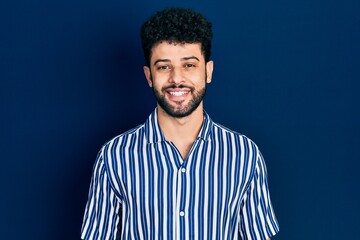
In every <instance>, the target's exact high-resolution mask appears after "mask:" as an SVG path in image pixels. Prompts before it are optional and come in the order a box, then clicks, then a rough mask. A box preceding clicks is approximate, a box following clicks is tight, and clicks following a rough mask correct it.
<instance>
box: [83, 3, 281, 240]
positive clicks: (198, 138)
mask: <svg viewBox="0 0 360 240" xmlns="http://www.w3.org/2000/svg"><path fill="white" fill-rule="evenodd" d="M141 38H142V46H143V50H144V54H145V58H146V63H147V66H145V67H144V73H145V76H146V79H147V82H148V84H149V86H150V87H151V88H152V90H153V92H154V95H155V98H156V100H157V108H156V109H155V110H154V112H153V113H152V114H151V115H150V116H149V118H148V119H147V121H146V122H145V123H144V124H143V125H141V126H138V127H136V128H134V129H131V130H130V131H128V132H126V133H123V134H121V135H119V136H117V137H115V138H114V139H112V140H111V141H109V142H108V143H106V144H105V145H104V146H103V147H102V149H101V150H100V152H99V154H98V157H97V161H96V163H95V166H94V172H93V177H92V182H91V187H90V193H89V200H88V203H87V206H86V211H85V216H84V222H83V226H82V235H81V236H82V238H83V239H117V238H120V239H268V238H270V237H271V236H273V235H275V234H276V233H277V232H278V224H277V221H276V218H275V215H274V213H273V209H272V206H271V202H270V198H269V192H268V187H267V174H266V167H265V163H264V160H263V158H262V156H261V153H260V151H259V149H258V147H257V146H256V145H255V144H254V143H253V142H252V141H251V140H250V139H248V138H246V137H245V136H243V135H241V134H238V133H236V132H233V131H231V130H229V129H227V128H224V127H222V126H221V125H218V124H216V123H214V122H213V121H212V120H211V119H210V117H209V116H208V115H207V113H206V112H204V110H203V101H202V100H203V97H204V95H205V92H206V85H207V84H208V83H210V82H211V79H212V71H213V67H214V65H213V61H210V48H211V38H212V30H211V24H210V23H209V22H208V21H207V20H206V19H205V18H204V17H203V16H202V15H200V14H199V13H195V12H193V11H191V10H188V9H178V8H175V9H165V10H163V11H161V12H158V13H156V14H155V15H154V16H152V17H151V18H150V19H149V20H148V21H146V22H145V23H144V24H143V26H142V29H141Z"/></svg>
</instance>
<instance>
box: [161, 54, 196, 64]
mask: <svg viewBox="0 0 360 240" xmlns="http://www.w3.org/2000/svg"><path fill="white" fill-rule="evenodd" d="M191 59H195V60H197V61H198V62H200V60H199V58H197V57H195V56H190V57H183V58H181V59H180V60H181V61H187V60H191ZM159 62H171V61H170V59H158V60H156V61H155V62H154V66H155V65H156V64H158V63H159Z"/></svg>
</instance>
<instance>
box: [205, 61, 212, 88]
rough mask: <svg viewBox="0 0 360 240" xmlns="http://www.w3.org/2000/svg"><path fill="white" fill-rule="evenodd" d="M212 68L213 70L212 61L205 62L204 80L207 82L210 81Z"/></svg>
mask: <svg viewBox="0 0 360 240" xmlns="http://www.w3.org/2000/svg"><path fill="white" fill-rule="evenodd" d="M213 70H214V62H213V61H208V62H207V63H206V82H207V83H211V80H212V73H213Z"/></svg>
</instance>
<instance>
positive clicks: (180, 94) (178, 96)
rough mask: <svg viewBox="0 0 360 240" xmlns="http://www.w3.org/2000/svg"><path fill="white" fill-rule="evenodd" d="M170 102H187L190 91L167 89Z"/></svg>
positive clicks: (185, 89)
mask: <svg viewBox="0 0 360 240" xmlns="http://www.w3.org/2000/svg"><path fill="white" fill-rule="evenodd" d="M166 93H167V94H168V96H169V98H170V100H173V101H176V102H179V101H182V100H185V98H186V96H187V95H188V94H189V93H190V89H187V88H168V89H166Z"/></svg>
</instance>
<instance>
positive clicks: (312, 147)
mask: <svg viewBox="0 0 360 240" xmlns="http://www.w3.org/2000/svg"><path fill="white" fill-rule="evenodd" d="M167 6H182V7H191V8H194V9H195V10H198V11H201V12H203V13H204V14H205V15H206V16H207V17H208V18H209V19H210V20H211V21H212V22H213V26H214V33H215V35H214V44H213V55H212V59H213V60H214V61H215V71H214V77H213V83H212V84H211V85H210V86H209V91H208V93H207V97H206V99H205V108H206V110H207V112H208V113H209V114H210V115H211V116H212V118H213V120H215V121H216V122H219V123H221V124H223V125H225V126H227V127H229V128H231V129H234V130H236V131H238V132H241V133H243V134H245V135H247V136H248V137H250V138H251V139H253V140H254V141H255V142H256V143H257V144H258V145H259V146H260V149H261V150H262V153H263V155H264V157H265V160H266V163H267V167H268V172H269V182H270V189H271V197H272V201H273V205H274V208H275V211H276V214H277V218H278V221H279V223H280V226H281V231H280V233H279V234H278V235H277V236H276V237H275V238H274V239H279V240H280V239H292V240H296V239H355V238H356V237H357V236H358V235H359V233H358V226H359V223H360V222H359V214H360V211H359V206H358V203H359V202H360V197H359V195H360V187H359V186H358V184H359V182H360V181H359V180H360V179H359V174H358V171H359V167H360V163H359V160H360V159H359V155H358V149H359V145H360V137H359V134H360V112H359V110H360V106H359V103H360V100H359V96H358V92H359V87H360V84H359V80H360V74H359V69H360V66H359V65H360V64H359V56H360V46H359V45H360V44H359V43H360V14H359V13H360V2H359V1H357V0H344V1H333V0H328V1H325V0H304V1H299V0H297V1H296V0H290V1H289V0H274V1H252V2H239V1H237V2H235V1H227V0H223V1H207V2H206V3H205V2H202V1H178V0H177V1H171V5H170V1H169V3H162V2H161V1H144V0H140V1H133V3H132V2H130V1H128V2H126V3H123V2H121V1H114V0H103V1H94V0H93V1H80V0H52V1H45V0H37V1H35V0H34V1H25V0H23V1H21V0H15V1H1V3H0V29H1V30H0V35H1V36H0V49H1V50H0V99H1V120H0V121H1V124H0V128H1V142H0V150H1V167H0V187H1V189H0V194H1V195H0V196H1V197H0V201H1V202H0V220H1V221H0V238H1V239H7V240H8V239H36V240H37V239H59V240H60V239H61V240H63V239H79V232H80V227H81V222H82V214H83V211H84V207H85V203H86V200H87V193H88V188H89V183H90V177H91V170H92V166H93V163H94V161H95V157H96V154H97V151H98V150H99V148H100V147H101V146H102V144H103V143H105V142H106V141H107V140H109V139H110V138H112V137H114V136H115V135H118V134H120V133H122V132H123V131H125V130H127V129H129V128H131V127H134V126H136V125H138V124H141V123H142V122H143V121H144V120H145V118H146V117H147V116H148V115H149V114H150V112H151V111H152V110H153V108H154V107H155V101H154V100H153V96H152V93H151V91H150V89H149V88H148V87H147V84H146V81H145V78H144V76H143V73H142V66H143V64H144V60H143V56H142V51H141V47H140V40H139V28H140V25H141V23H142V22H143V21H144V20H145V19H146V18H147V17H149V16H150V15H151V14H152V13H153V12H154V11H156V10H159V9H162V8H163V7H167Z"/></svg>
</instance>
